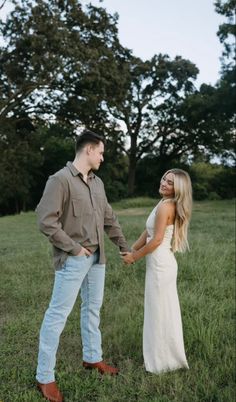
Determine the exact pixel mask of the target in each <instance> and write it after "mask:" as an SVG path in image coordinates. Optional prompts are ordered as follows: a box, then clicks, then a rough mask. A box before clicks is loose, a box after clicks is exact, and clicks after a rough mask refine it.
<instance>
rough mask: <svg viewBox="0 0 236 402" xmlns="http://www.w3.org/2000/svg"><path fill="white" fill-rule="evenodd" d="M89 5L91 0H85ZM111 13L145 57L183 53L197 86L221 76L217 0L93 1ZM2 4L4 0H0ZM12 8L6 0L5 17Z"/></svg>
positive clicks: (124, 37) (123, 36) (124, 39)
mask: <svg viewBox="0 0 236 402" xmlns="http://www.w3.org/2000/svg"><path fill="white" fill-rule="evenodd" d="M81 2H82V3H83V4H87V3H88V2H89V1H88V0H81ZM91 3H92V4H93V5H98V6H100V7H101V6H102V7H104V8H106V9H107V11H108V12H109V13H111V14H114V13H115V12H117V13H118V14H119V21H118V30H119V39H120V42H121V44H122V45H123V46H126V47H128V48H129V49H132V50H133V54H134V55H135V56H137V57H140V58H141V59H143V60H147V59H150V58H151V57H152V56H153V55H154V54H158V53H165V54H168V55H169V56H170V57H171V58H174V57H175V56H176V55H180V56H182V57H183V58H186V59H188V60H190V61H191V62H193V63H194V64H196V66H197V67H198V69H199V70H200V72H199V75H198V78H197V80H196V86H200V84H202V83H203V82H204V83H206V84H212V85H214V84H215V83H216V81H217V80H218V79H219V72H220V56H221V54H222V50H223V46H222V44H221V43H220V41H219V39H218V37H217V35H216V32H217V30H218V27H219V24H221V23H222V22H224V18H223V17H222V16H220V15H219V14H217V13H216V12H215V8H214V0H103V1H102V2H101V1H99V0H92V1H91ZM0 4H2V0H0ZM11 9H12V6H11V1H6V3H5V5H4V7H3V8H2V9H1V10H0V15H1V17H2V18H5V16H6V14H7V13H8V12H9V11H10V10H11Z"/></svg>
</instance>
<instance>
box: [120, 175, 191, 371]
mask: <svg viewBox="0 0 236 402" xmlns="http://www.w3.org/2000/svg"><path fill="white" fill-rule="evenodd" d="M159 192H160V195H161V197H162V200H161V201H160V202H159V203H158V204H157V205H156V207H155V208H154V209H153V211H152V212H151V214H150V215H149V217H148V219H147V222H146V230H145V231H144V232H143V233H142V234H141V236H140V237H139V239H138V240H137V241H136V242H135V243H134V245H133V246H132V251H131V252H129V253H122V258H123V260H124V262H125V263H126V264H132V263H134V262H135V261H137V260H139V259H140V258H142V257H144V256H146V279H145V302H144V328H143V355H144V363H145V367H146V370H147V371H150V372H152V373H160V372H164V371H168V370H175V369H178V368H182V367H185V368H188V363H187V359H186V356H185V351H184V342H183V332H182V322H181V313H180V306H179V300H178V294H177V287H176V279H177V262H176V259H175V256H174V252H175V251H185V250H186V249H188V240H187V229H188V224H189V220H190V216H191V207H192V186H191V181H190V178H189V175H188V173H186V172H185V171H184V170H181V169H171V170H168V171H167V172H166V173H165V174H164V176H163V177H162V179H161V183H160V189H159Z"/></svg>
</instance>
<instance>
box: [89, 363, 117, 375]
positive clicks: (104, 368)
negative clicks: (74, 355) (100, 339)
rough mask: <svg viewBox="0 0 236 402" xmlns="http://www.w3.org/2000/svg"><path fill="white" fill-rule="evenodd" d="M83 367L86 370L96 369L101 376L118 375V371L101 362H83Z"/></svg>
mask: <svg viewBox="0 0 236 402" xmlns="http://www.w3.org/2000/svg"><path fill="white" fill-rule="evenodd" d="M83 367H84V368H85V369H88V370H92V369H96V370H98V371H99V373H101V374H109V375H116V374H118V373H119V369H117V368H115V367H111V366H108V364H106V363H105V362H104V361H103V360H102V361H101V362H97V363H87V362H83Z"/></svg>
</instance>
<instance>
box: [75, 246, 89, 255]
mask: <svg viewBox="0 0 236 402" xmlns="http://www.w3.org/2000/svg"><path fill="white" fill-rule="evenodd" d="M84 255H86V257H90V255H92V253H91V251H89V250H88V249H87V248H84V247H82V249H81V250H80V252H79V254H77V256H76V257H82V256H84Z"/></svg>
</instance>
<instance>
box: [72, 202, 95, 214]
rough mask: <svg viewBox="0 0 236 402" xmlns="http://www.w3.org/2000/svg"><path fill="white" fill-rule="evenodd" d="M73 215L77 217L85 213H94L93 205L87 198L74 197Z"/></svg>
mask: <svg viewBox="0 0 236 402" xmlns="http://www.w3.org/2000/svg"><path fill="white" fill-rule="evenodd" d="M72 207H73V215H74V216H75V217H76V218H79V217H82V216H84V215H91V214H92V212H93V211H92V206H91V203H90V202H89V200H88V199H87V198H85V197H84V198H83V197H80V198H79V197H77V198H73V199H72Z"/></svg>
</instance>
